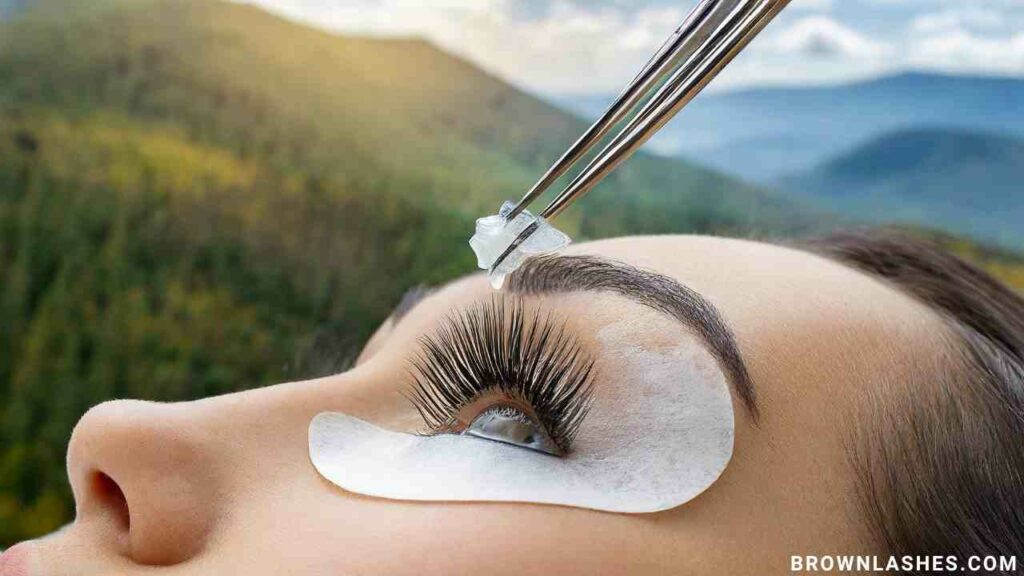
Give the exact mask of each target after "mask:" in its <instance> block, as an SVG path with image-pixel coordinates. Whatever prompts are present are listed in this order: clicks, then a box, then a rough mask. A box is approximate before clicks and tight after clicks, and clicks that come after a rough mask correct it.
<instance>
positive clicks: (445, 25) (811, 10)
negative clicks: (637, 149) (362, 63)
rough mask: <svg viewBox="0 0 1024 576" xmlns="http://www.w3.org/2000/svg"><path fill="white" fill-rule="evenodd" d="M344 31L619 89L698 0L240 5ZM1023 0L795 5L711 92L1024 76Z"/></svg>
mask: <svg viewBox="0 0 1024 576" xmlns="http://www.w3.org/2000/svg"><path fill="white" fill-rule="evenodd" d="M239 1H248V2H253V3H256V4H259V5H262V6H265V7H267V8H270V9H272V10H274V11H276V12H279V13H282V14H285V15H287V16H290V17H292V18H297V19H299V20H303V21H306V22H311V23H314V24H317V25H319V26H322V27H326V28H329V29H332V30H337V31H340V32H343V33H352V32H354V33H360V34H367V33H369V34H383V35H416V36H422V37H425V38H428V39H430V40H431V41H433V42H434V43H436V44H438V45H439V46H441V47H442V48H444V49H446V50H449V51H451V52H454V53H457V54H460V55H462V56H464V57H467V58H469V59H470V60H473V61H474V62H476V63H478V64H480V65H481V66H483V67H484V68H486V69H488V70H490V71H492V72H495V73H497V74H499V75H501V76H503V77H504V78H507V79H509V80H511V81H513V82H515V83H516V84H519V85H521V86H524V87H526V88H530V89H533V90H537V91H543V92H597V91H616V90H618V89H620V88H621V87H622V86H623V85H624V84H625V83H626V82H627V81H628V80H629V79H631V78H632V77H633V76H634V75H635V73H636V71H637V70H638V69H639V67H640V66H641V65H642V64H643V63H644V62H645V61H646V60H647V58H649V57H650V55H651V54H652V53H653V51H654V50H655V49H656V48H657V47H658V46H660V45H661V43H662V42H663V41H664V39H665V38H666V37H667V36H668V35H669V34H670V33H671V31H672V30H673V29H674V28H675V27H676V26H677V25H678V24H679V23H680V22H681V21H682V20H683V18H684V17H685V15H686V11H687V10H688V9H689V8H690V7H692V6H693V5H694V4H695V3H696V1H697V0H678V1H677V0H672V1H668V0H603V1H600V2H599V1H597V0H531V1H530V2H524V1H523V0H430V1H425V0H239ZM1022 35H1024V0H842V1H841V2H839V1H836V0H793V3H792V4H791V5H790V7H789V8H788V9H787V10H786V11H785V12H784V13H783V14H782V15H780V16H779V18H778V20H777V21H776V22H774V23H772V24H771V26H769V28H768V29H767V30H766V31H765V32H764V33H763V34H762V36H761V37H759V38H758V39H757V40H755V42H754V44H753V45H752V47H751V49H750V50H747V51H745V52H744V53H743V54H742V55H740V57H739V58H738V59H737V61H736V62H735V63H734V64H733V65H731V66H730V67H729V68H728V69H727V70H726V71H725V73H724V74H723V76H722V77H721V78H719V79H718V80H716V81H715V83H714V84H713V85H712V87H711V89H721V88H724V87H732V86H739V85H750V84H765V83H770V84H791V83H797V84H802V83H832V82H841V81H848V80H853V79H857V78H863V77H866V76H872V75H877V74H882V73H886V72H893V71H897V70H901V69H907V68H928V69H934V70H944V71H979V72H984V71H997V72H1011V73H1017V74H1024V56H1022V50H1024V48H1021V43H1022V42H1024V41H1022V40H1021V36H1022Z"/></svg>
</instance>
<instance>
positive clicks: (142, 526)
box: [68, 401, 219, 566]
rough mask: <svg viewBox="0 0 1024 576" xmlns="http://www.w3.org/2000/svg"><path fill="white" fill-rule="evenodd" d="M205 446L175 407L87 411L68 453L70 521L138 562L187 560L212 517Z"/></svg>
mask: <svg viewBox="0 0 1024 576" xmlns="http://www.w3.org/2000/svg"><path fill="white" fill-rule="evenodd" d="M209 442H210V437H209V435H204V434H202V433H201V431H200V430H198V429H197V423H196V421H195V420H194V419H189V417H188V413H187V410H183V409H182V407H181V406H178V405H167V404H154V403H147V402H134V401H118V402H108V403H106V404H101V405H99V406H97V407H96V408H93V409H92V410H90V411H89V412H88V413H86V415H85V416H84V417H82V420H81V421H80V422H79V423H78V425H77V426H76V427H75V431H74V433H73V434H72V436H71V442H70V445H69V448H68V475H69V476H70V480H71V486H72V490H73V492H74V495H75V503H76V506H77V520H76V521H77V522H79V523H83V524H93V525H95V526H98V527H100V528H99V529H100V530H101V531H102V532H103V533H104V536H103V537H102V542H103V544H105V545H106V544H109V545H110V546H112V547H116V548H117V552H118V553H120V554H121V555H124V556H128V557H130V558H131V559H132V560H133V561H135V562H137V563H139V564H142V565H149V566H169V565H174V564H179V563H182V562H185V561H187V560H189V559H190V558H192V557H194V556H195V555H196V554H198V553H199V552H200V551H201V550H202V548H203V545H204V544H205V542H206V540H207V537H208V535H209V533H210V530H211V528H212V527H213V522H214V519H215V518H216V517H217V514H218V503H219V498H218V478H217V474H216V473H215V459H214V458H213V451H212V449H211V447H210V446H209V445H208V443H209ZM108 533H109V536H108V535H107V534H108Z"/></svg>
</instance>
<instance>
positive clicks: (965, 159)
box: [0, 0, 1024, 548]
mask: <svg viewBox="0 0 1024 576" xmlns="http://www.w3.org/2000/svg"><path fill="white" fill-rule="evenodd" d="M693 4H694V0H674V1H670V0H628V1H627V0H587V1H582V0H434V1H431V2H422V1H420V0H334V1H320V0H258V1H256V2H252V3H236V2H229V1H226V0H90V1H88V2H83V1H82V0H0V548H3V547H4V546H6V545H10V544H11V543H13V542H15V541H18V540H21V539H24V538H28V537H34V536H38V535H40V534H43V533H46V532H48V531H50V530H53V529H54V528H57V527H59V526H60V525H62V524H63V523H65V522H67V521H68V520H70V518H71V517H72V502H71V497H70V491H69V489H68V487H67V483H66V480H65V477H64V469H63V464H64V452H65V449H66V444H67V439H68V436H69V434H70V432H71V429H72V427H73V425H74V423H75V422H76V421H77V419H78V418H79V417H80V416H81V414H82V413H83V412H84V411H85V410H87V409H88V408H89V407H90V406H92V405H94V404H96V403H98V402H101V401H104V400H108V399H113V398H144V399H150V400H160V401H172V400H183V399H191V398H198V397H203V396H209V395H213V394H220V393H226V392H231V391H235V390H240V389H245V388H251V387H255V386H263V385H267V384H272V383H277V382H281V381H286V380H290V379H299V378H305V377H312V376H316V375H321V374H326V373H330V372H332V371H335V370H338V369H339V368H340V367H342V366H344V364H345V362H346V361H347V360H348V359H349V358H351V356H352V354H353V353H354V351H355V350H357V349H358V347H359V345H360V344H361V342H362V341H363V339H365V338H366V337H367V335H368V334H369V333H371V331H372V330H373V329H374V328H375V326H376V324H377V323H379V322H380V321H381V320H382V319H383V318H385V317H386V316H387V314H388V313H389V311H390V309H391V307H392V306H393V305H394V304H396V303H397V301H398V300H399V298H400V297H401V295H402V294H403V292H404V291H405V290H406V289H408V288H410V287H412V286H415V285H418V284H422V283H426V284H432V283H439V282H443V281H445V280H447V279H450V278H453V277H455V276H458V275H461V274H464V273H467V272H470V271H472V269H473V264H474V260H473V258H472V254H471V253H470V251H469V249H468V248H467V247H466V241H467V239H468V237H469V235H470V234H471V232H472V225H473V220H474V218H476V217H478V216H481V215H483V214H485V213H487V214H489V213H493V212H494V211H495V210H496V209H497V207H498V205H499V204H500V202H501V201H502V200H504V199H512V198H518V197H519V196H520V195H521V194H522V193H523V192H524V191H525V189H526V188H527V187H528V186H529V185H530V184H531V183H532V182H533V180H534V179H535V178H536V177H537V176H538V175H539V174H540V173H541V171H542V170H543V169H544V168H546V167H547V165H548V164H549V163H550V162H551V161H553V160H554V159H555V157H556V156H557V155H558V154H559V153H561V152H562V151H563V149H564V148H565V147H566V146H567V145H568V144H569V143H570V142H571V141H572V140H573V139H575V137H576V136H577V135H578V134H579V133H580V132H581V131H582V130H583V128H584V127H585V120H586V119H588V118H592V117H594V116H596V115H597V114H599V113H600V112H601V111H602V109H603V107H604V106H606V105H607V104H608V103H609V101H610V100H611V98H612V97H613V96H614V95H615V94H616V92H617V90H618V89H620V88H621V87H622V86H623V85H624V84H625V83H626V82H627V81H628V80H630V79H631V78H632V77H633V75H634V73H635V72H636V70H637V69H638V68H639V67H640V65H641V64H643V63H644V61H645V60H646V59H647V57H649V56H650V54H652V53H653V52H654V50H655V49H656V48H657V47H658V46H659V45H660V43H661V42H662V41H663V40H664V38H665V37H667V36H668V34H669V33H670V32H671V31H672V30H673V29H674V28H675V27H676V26H677V25H678V24H679V22H681V21H682V19H683V17H684V16H685V14H686V12H687V11H688V10H689V9H690V8H691V7H692V5H693ZM1022 181H1024V10H1021V4H1020V2H1018V1H1011V0H973V1H972V2H970V3H969V5H968V3H965V2H956V3H954V2H949V1H945V0H914V1H901V2H895V1H892V0H842V1H841V2H840V1H839V0H794V3H793V5H792V6H791V7H790V8H789V9H788V10H787V12H786V13H784V14H783V15H782V16H780V18H779V20H777V21H776V22H775V23H773V25H772V26H771V27H770V28H769V29H768V30H767V31H766V32H765V33H764V34H763V35H762V36H761V37H760V38H759V39H758V40H757V41H756V42H755V43H754V45H752V46H751V48H750V49H749V50H748V51H747V52H746V53H745V54H743V55H742V56H741V57H740V58H739V59H738V60H737V61H736V62H735V64H734V66H732V67H731V68H730V69H729V70H728V71H727V72H726V73H725V74H724V75H723V76H722V77H721V78H720V79H719V81H718V82H716V83H715V85H714V86H713V87H712V89H710V90H709V91H708V92H707V93H706V94H704V95H702V96H701V97H700V98H699V99H698V100H697V101H695V102H694V103H693V105H692V106H691V107H690V108H688V109H687V110H686V111H684V113H683V114H681V115H680V117H678V118H677V119H676V120H675V121H674V122H673V124H672V125H670V126H669V127H668V128H666V130H665V131H664V133H663V134H662V135H660V136H659V138H658V139H657V140H656V141H655V142H653V143H652V144H651V145H650V146H649V147H648V151H647V152H646V153H644V154H642V155H641V156H639V157H637V158H635V159H634V160H632V161H631V162H630V163H629V164H627V165H626V166H625V167H624V168H623V169H621V170H620V171H619V172H618V173H617V174H615V175H614V176H613V177H612V178H611V179H610V180H609V181H607V182H606V183H604V184H603V185H602V186H601V187H600V188H599V189H598V190H596V191H595V192H594V193H592V194H591V195H590V196H588V197H587V198H586V199H585V200H584V201H582V202H581V203H579V204H577V205H576V206H574V208H573V209H572V210H570V211H569V212H567V213H566V215H565V216H563V217H562V218H561V219H560V221H559V224H560V225H561V226H562V227H563V228H565V229H566V230H567V231H568V232H570V233H572V234H573V235H574V236H575V237H576V238H578V239H591V238H598V237H606V236H616V235H623V234H633V233H661V232H690V233H711V234H727V235H741V236H754V237H761V238H765V237H767V238H775V237H786V236H793V235H803V234H813V233H819V232H824V231H827V230H828V229H830V228H834V227H840V226H859V225H865V224H879V223H885V224H895V225H898V226H903V227H907V228H909V229H912V230H915V231H917V232H918V233H920V234H924V235H929V236H931V237H933V238H935V239H936V240H938V241H940V242H943V243H945V244H946V245H947V246H949V247H950V248H951V249H953V250H955V251H957V252H958V253H960V254H962V255H964V256H966V257H968V258H971V259H972V260H974V261H975V262H978V263H979V264H981V265H982V266H985V267H986V268H988V269H989V270H991V271H993V272H994V273H995V274H997V275H998V276H999V277H1001V278H1002V279H1004V280H1005V281H1007V282H1009V283H1011V284H1013V285H1015V286H1017V287H1019V288H1024V259H1022V258H1021V257H1020V256H1019V254H1020V253H1021V252H1022V251H1024V224H1022V223H1024V192H1022V190H1021V182H1022Z"/></svg>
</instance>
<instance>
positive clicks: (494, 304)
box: [408, 297, 594, 453]
mask: <svg viewBox="0 0 1024 576" xmlns="http://www.w3.org/2000/svg"><path fill="white" fill-rule="evenodd" d="M420 344H421V347H422V349H421V351H420V353H419V354H418V355H417V356H415V357H414V359H413V361H412V365H413V374H412V376H413V379H414V385H413V388H412V391H411V393H410V394H409V395H408V397H409V400H410V401H411V402H412V403H413V405H414V406H415V407H416V409H417V410H418V411H419V413H420V415H421V416H422V417H423V420H424V422H426V424H427V427H428V429H429V433H430V434H442V433H445V432H450V431H452V430H453V428H454V425H455V423H456V418H457V416H458V414H459V412H460V411H461V410H462V409H463V408H464V407H466V406H467V405H468V404H470V403H471V402H473V401H474V400H476V399H478V398H480V397H481V396H482V395H484V394H486V393H488V392H491V391H497V392H500V393H504V394H507V395H508V396H510V397H511V398H514V399H517V400H518V401H520V402H523V403H524V404H525V405H527V406H529V407H530V408H531V409H532V410H533V413H534V414H533V415H534V416H535V417H536V419H537V421H538V422H537V423H538V424H539V425H540V426H542V427H543V428H544V429H545V431H546V432H547V433H548V435H549V436H550V437H551V439H552V441H554V442H555V444H556V445H558V447H559V448H560V449H562V450H563V451H564V452H566V453H568V452H569V451H570V448H571V446H572V442H573V439H574V438H575V437H576V434H577V433H578V432H579V429H580V426H581V425H582V423H583V420H584V419H585V418H586V415H587V412H588V411H589V409H590V404H591V398H592V396H593V380H592V375H593V369H594V360H593V359H592V358H590V357H589V356H587V355H586V354H585V353H584V352H583V351H582V350H581V348H580V345H579V343H578V342H577V341H576V339H575V338H573V337H572V336H571V335H570V334H569V333H568V332H567V331H566V329H565V325H564V323H557V324H556V323H555V322H553V321H552V319H551V317H550V315H545V316H544V317H541V315H540V314H539V313H536V312H535V313H527V312H526V311H525V310H524V308H523V304H522V301H521V300H513V301H512V302H511V304H509V303H507V302H506V300H505V299H501V298H498V297H494V298H492V299H491V301H490V302H489V303H486V302H485V303H481V304H478V305H476V306H474V307H472V308H470V309H468V310H466V311H464V312H462V313H460V314H457V315H454V316H450V317H449V318H447V319H446V320H445V321H443V322H442V324H441V326H440V328H439V329H438V330H437V332H436V333H435V334H434V335H432V336H425V337H423V338H421V339H420Z"/></svg>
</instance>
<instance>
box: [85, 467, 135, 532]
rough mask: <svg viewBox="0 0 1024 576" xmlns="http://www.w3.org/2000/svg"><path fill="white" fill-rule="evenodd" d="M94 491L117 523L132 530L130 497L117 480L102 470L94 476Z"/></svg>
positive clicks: (126, 530) (124, 528)
mask: <svg viewBox="0 0 1024 576" xmlns="http://www.w3.org/2000/svg"><path fill="white" fill-rule="evenodd" d="M91 484H92V492H93V494H95V495H96V499H97V500H98V501H99V503H100V505H101V507H102V508H103V510H105V511H106V512H108V513H109V514H110V515H111V517H112V518H113V520H114V521H115V522H117V525H118V526H119V527H120V528H121V529H122V530H124V531H125V532H128V531H129V530H131V525H132V519H131V514H130V513H129V511H128V499H127V498H126V497H125V495H124V491H123V490H121V487H120V486H118V484H117V482H116V481H115V480H114V479H113V478H111V477H110V476H107V475H106V474H104V473H102V472H96V473H94V474H93V477H92V481H91Z"/></svg>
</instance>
